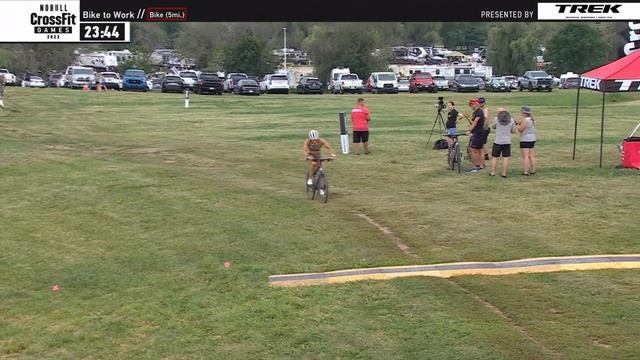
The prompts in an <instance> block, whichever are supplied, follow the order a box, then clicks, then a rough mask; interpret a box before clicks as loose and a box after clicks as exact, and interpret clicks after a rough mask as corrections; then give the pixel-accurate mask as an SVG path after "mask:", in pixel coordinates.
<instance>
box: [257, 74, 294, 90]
mask: <svg viewBox="0 0 640 360" xmlns="http://www.w3.org/2000/svg"><path fill="white" fill-rule="evenodd" d="M259 86H260V91H261V92H263V93H267V94H273V93H281V94H288V93H289V78H287V75H284V74H267V75H265V76H264V77H263V78H262V81H260V85H259Z"/></svg>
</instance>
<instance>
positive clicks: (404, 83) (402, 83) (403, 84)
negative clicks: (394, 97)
mask: <svg viewBox="0 0 640 360" xmlns="http://www.w3.org/2000/svg"><path fill="white" fill-rule="evenodd" d="M398 91H399V92H409V79H398Z"/></svg>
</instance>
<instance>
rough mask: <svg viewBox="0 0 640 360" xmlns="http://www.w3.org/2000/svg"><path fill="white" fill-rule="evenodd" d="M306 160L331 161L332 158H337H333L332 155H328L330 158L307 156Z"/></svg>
mask: <svg viewBox="0 0 640 360" xmlns="http://www.w3.org/2000/svg"><path fill="white" fill-rule="evenodd" d="M305 160H314V161H331V160H335V158H332V157H328V158H306V159H305Z"/></svg>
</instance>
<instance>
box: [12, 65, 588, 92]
mask: <svg viewBox="0 0 640 360" xmlns="http://www.w3.org/2000/svg"><path fill="white" fill-rule="evenodd" d="M0 74H1V75H3V76H4V78H5V83H6V84H7V85H23V86H29V87H47V86H57V87H69V88H82V87H84V86H85V85H87V86H89V87H90V88H91V89H95V87H96V84H101V85H102V86H104V87H106V88H108V89H116V90H123V91H127V90H140V91H149V90H154V89H157V90H161V91H162V92H183V91H185V90H187V89H188V90H190V91H193V92H196V93H198V94H217V95H220V94H222V93H224V92H227V93H231V92H233V93H236V94H243V95H244V94H246V95H260V94H261V93H283V94H288V93H289V91H290V87H289V80H288V78H287V76H286V75H284V74H267V75H265V76H264V77H262V78H259V77H257V76H251V75H247V74H245V73H238V72H232V73H228V74H227V75H226V77H225V76H223V74H221V73H219V72H213V71H194V70H184V71H179V72H177V73H176V74H165V73H155V74H146V73H145V71H144V70H142V69H127V70H126V71H125V72H124V74H123V76H122V78H121V77H120V75H119V74H118V73H116V72H111V71H105V72H99V73H95V72H94V70H93V69H92V68H90V67H82V66H69V67H68V68H67V69H66V71H65V72H64V73H50V74H49V76H48V78H44V77H43V76H35V75H32V74H29V73H27V74H25V76H24V79H19V78H17V77H16V76H15V75H13V74H11V73H10V72H9V71H8V70H7V69H2V68H0ZM578 76H579V75H577V74H573V73H567V74H563V76H561V78H560V79H557V78H555V77H554V76H552V75H549V74H547V73H546V72H544V71H527V72H526V73H525V74H524V76H522V77H516V76H501V77H492V78H491V79H490V80H489V81H486V82H485V80H484V79H482V78H479V77H476V76H473V75H469V74H460V75H457V76H456V77H455V78H454V79H453V80H452V81H449V80H447V79H446V78H445V77H444V76H432V75H431V74H430V73H428V72H415V73H413V74H411V76H410V77H409V78H398V77H397V76H396V74H395V73H393V72H373V73H371V75H370V76H369V77H368V78H367V79H366V80H361V79H360V78H359V77H358V75H357V74H355V73H351V72H350V71H349V69H348V68H336V69H333V70H332V71H331V79H330V81H329V82H328V83H327V85H326V88H325V86H324V85H323V83H322V82H321V81H320V79H318V78H317V77H312V76H303V77H301V78H300V80H299V82H298V84H297V86H296V88H295V89H296V92H297V93H300V94H322V93H323V92H324V91H325V89H326V91H328V92H330V93H334V94H338V93H346V92H351V93H363V92H371V93H398V92H412V93H415V92H421V91H427V92H431V93H435V92H438V91H443V90H451V91H456V92H462V91H472V92H477V91H480V90H486V91H495V92H499V91H506V92H509V91H512V90H519V91H524V90H529V91H534V90H538V91H540V90H546V91H551V89H552V87H553V85H555V84H558V87H559V88H574V87H578V86H579V77H578Z"/></svg>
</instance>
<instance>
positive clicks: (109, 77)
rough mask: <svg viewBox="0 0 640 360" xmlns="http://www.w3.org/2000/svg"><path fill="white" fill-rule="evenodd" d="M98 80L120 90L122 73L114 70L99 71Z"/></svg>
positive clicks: (108, 87)
mask: <svg viewBox="0 0 640 360" xmlns="http://www.w3.org/2000/svg"><path fill="white" fill-rule="evenodd" d="M96 81H98V82H100V83H101V84H102V85H103V86H104V87H106V88H107V89H114V90H120V75H118V73H115V72H112V71H104V72H101V73H98V76H97V77H96Z"/></svg>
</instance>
